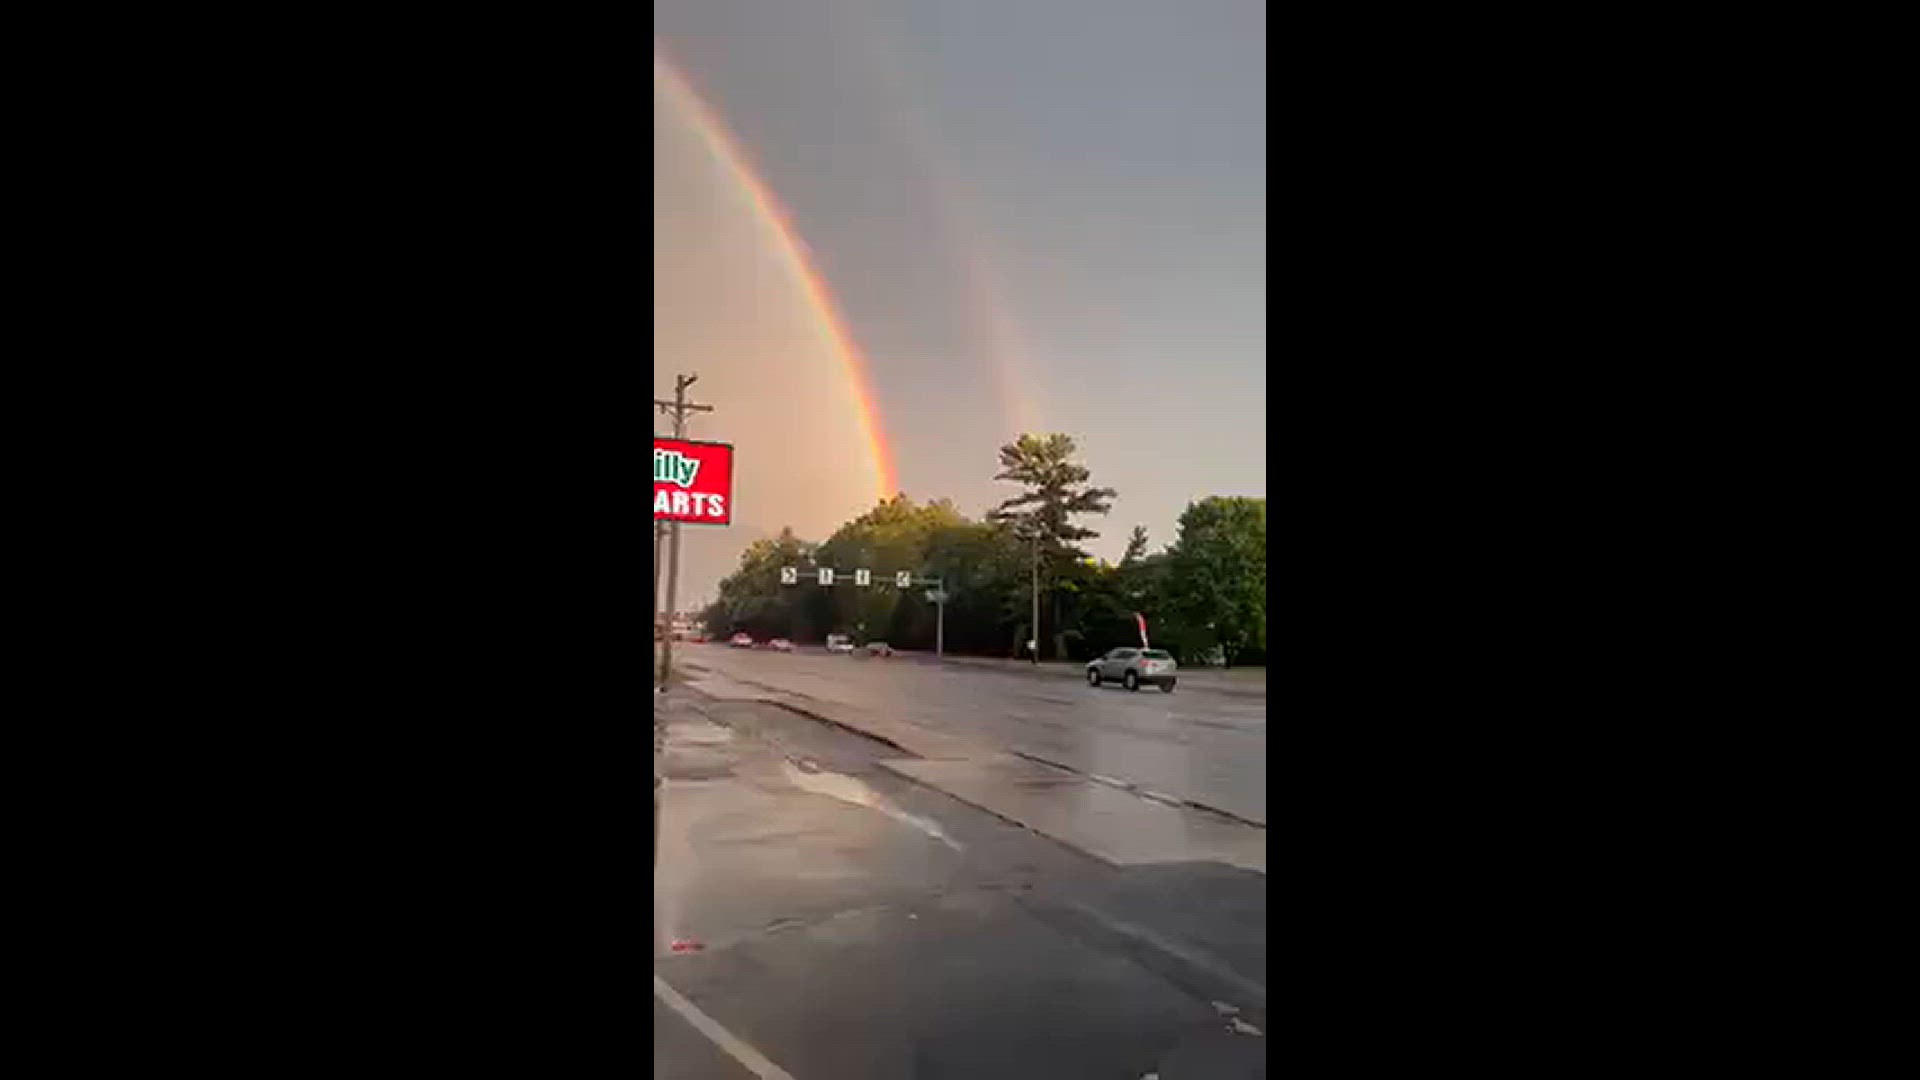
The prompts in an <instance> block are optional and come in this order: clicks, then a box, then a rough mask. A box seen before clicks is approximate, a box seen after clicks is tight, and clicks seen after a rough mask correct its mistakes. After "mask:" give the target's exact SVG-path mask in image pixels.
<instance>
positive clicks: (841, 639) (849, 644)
mask: <svg viewBox="0 0 1920 1080" xmlns="http://www.w3.org/2000/svg"><path fill="white" fill-rule="evenodd" d="M827 651H828V652H830V653H837V652H843V653H852V652H853V639H852V638H850V637H848V636H847V635H845V634H828V635H827Z"/></svg>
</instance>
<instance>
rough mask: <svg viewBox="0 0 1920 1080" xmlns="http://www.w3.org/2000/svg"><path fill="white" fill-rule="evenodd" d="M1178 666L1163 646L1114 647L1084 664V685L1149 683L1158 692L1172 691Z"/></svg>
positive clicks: (1135, 685)
mask: <svg viewBox="0 0 1920 1080" xmlns="http://www.w3.org/2000/svg"><path fill="white" fill-rule="evenodd" d="M1179 670H1180V665H1179V664H1177V663H1175V662H1174V659H1173V654H1172V653H1169V652H1167V651H1166V650H1165V649H1114V650H1113V651H1111V652H1109V653H1107V655H1105V656H1103V657H1101V658H1100V659H1098V660H1095V661H1092V662H1091V663H1089V664H1088V665H1087V685H1088V686H1099V685H1100V684H1101V683H1105V682H1117V683H1119V684H1121V685H1122V686H1125V687H1126V688H1127V689H1129V690H1138V689H1140V684H1141V683H1152V684H1153V685H1155V686H1158V687H1159V688H1160V690H1161V692H1162V693H1166V694H1171V693H1173V686H1174V683H1176V682H1178V681H1179V678H1178V676H1177V673H1178V671H1179Z"/></svg>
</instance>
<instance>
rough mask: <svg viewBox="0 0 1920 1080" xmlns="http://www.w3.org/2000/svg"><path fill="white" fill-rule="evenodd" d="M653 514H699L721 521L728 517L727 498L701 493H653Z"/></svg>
mask: <svg viewBox="0 0 1920 1080" xmlns="http://www.w3.org/2000/svg"><path fill="white" fill-rule="evenodd" d="M653 512H654V513H656V514H675V515H696V514H697V515H699V516H701V517H710V518H714V519H715V520H721V519H724V518H725V517H726V516H727V497H726V496H725V495H709V494H706V493H704V492H699V491H691V492H689V491H656V492H654V493H653Z"/></svg>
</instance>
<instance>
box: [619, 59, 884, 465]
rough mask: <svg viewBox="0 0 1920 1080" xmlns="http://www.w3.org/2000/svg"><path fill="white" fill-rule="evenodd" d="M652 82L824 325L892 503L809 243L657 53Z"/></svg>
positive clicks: (872, 419) (869, 417)
mask: <svg viewBox="0 0 1920 1080" xmlns="http://www.w3.org/2000/svg"><path fill="white" fill-rule="evenodd" d="M653 80H654V85H655V86H656V87H658V88H660V89H662V90H664V91H665V93H666V96H667V100H668V101H669V102H671V103H672V104H673V105H674V107H675V108H677V109H678V110H680V111H681V112H682V113H683V114H684V115H685V116H686V117H687V120H688V122H689V123H690V124H691V125H692V127H693V130H694V131H696V132H698V133H699V135H700V138H701V140H702V141H703V142H705V143H706V144H707V148H708V149H709V150H711V151H712V152H713V155H714V156H715V157H716V158H718V159H719V161H720V163H721V165H723V166H724V167H725V169H726V172H727V174H728V175H729V176H731V177H732V178H733V180H734V182H735V183H736V184H738V185H739V188H740V191H741V193H742V194H743V195H744V196H745V197H746V199H747V202H748V203H749V204H750V205H751V206H752V207H753V209H754V213H755V214H756V216H757V217H758V218H759V220H760V221H761V222H762V224H764V225H765V226H766V228H767V231H768V232H769V233H770V234H771V235H772V237H773V241H774V245H775V247H776V248H777V249H778V250H779V251H780V253H781V254H782V255H783V256H784V257H785V258H786V260H787V263H788V266H789V268H790V269H791V270H792V272H793V275H794V279H795V281H796V282H797V283H798V284H799V286H800V289H801V292H802V294H803V295H804V296H805V298H806V303H807V306H808V308H809V309H811V310H812V312H813V314H814V317H815V319H816V321H817V322H818V323H819V326H820V331H821V333H822V334H823V335H824V336H825V337H826V339H827V344H828V346H829V347H830V348H831V350H832V351H833V354H834V356H835V357H836V358H838V359H839V361H840V365H841V367H842V368H843V369H844V370H845V371H846V375H847V382H848V385H849V387H850V388H851V389H852V391H853V400H854V408H855V412H856V413H857V414H858V416H859V422H860V426H861V434H862V435H863V436H864V438H865V439H866V442H867V445H868V446H869V448H870V449H871V451H872V454H873V463H874V468H875V471H876V472H878V473H879V488H878V489H877V491H876V492H875V495H876V497H877V498H879V499H882V500H885V499H888V498H890V497H892V496H893V494H894V493H895V491H897V490H898V488H897V487H896V476H897V474H896V472H895V469H894V463H893V455H892V454H890V453H889V452H888V450H887V443H886V438H885V436H884V434H883V432H882V429H881V427H880V417H879V411H878V409H876V408H875V406H874V395H873V385H872V381H871V380H870V379H869V378H868V375H867V363H866V359H865V358H864V357H863V356H862V355H861V353H860V348H859V346H858V345H856V344H855V343H854V340H853V335H852V334H850V333H849V332H848V331H847V327H846V322H845V320H844V319H842V318H841V317H840V311H839V309H838V307H836V306H835V304H834V302H833V295H832V293H830V292H829V291H828V290H827V284H826V279H825V277H824V276H822V275H821V273H820V271H819V270H818V268H816V267H815V266H814V265H813V260H812V259H811V258H810V257H809V256H808V254H807V245H806V242H805V241H803V240H801V239H800V234H799V232H798V231H797V230H796V229H795V228H794V226H793V220H792V218H791V217H790V216H789V215H788V214H787V211H786V208H785V207H783V206H782V205H781V204H780V200H779V198H778V197H777V196H776V195H774V193H773V190H772V189H771V188H769V187H768V186H767V184H766V182H765V181H764V180H762V179H760V174H759V173H757V172H755V171H754V169H753V166H752V164H751V159H750V158H748V156H747V153H746V151H745V150H744V149H742V148H741V146H740V144H739V142H738V141H737V140H735V139H734V137H733V135H732V133H731V132H730V131H728V129H727V125H726V123H725V122H724V121H722V120H721V119H720V115H719V114H718V113H717V112H715V111H714V110H713V109H712V108H710V107H709V106H708V105H707V103H706V101H705V100H704V99H703V98H701V97H700V95H699V94H698V93H696V92H695V91H694V89H693V85H692V84H691V83H690V82H688V81H687V78H686V76H684V75H682V74H681V73H680V72H679V71H678V70H677V69H675V67H674V66H673V64H672V63H670V62H669V61H668V60H667V58H666V57H665V56H664V55H662V54H661V53H660V52H659V51H658V48H657V47H656V49H655V52H654V54H653Z"/></svg>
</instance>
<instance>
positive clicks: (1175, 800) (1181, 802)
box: [1013, 750, 1267, 832]
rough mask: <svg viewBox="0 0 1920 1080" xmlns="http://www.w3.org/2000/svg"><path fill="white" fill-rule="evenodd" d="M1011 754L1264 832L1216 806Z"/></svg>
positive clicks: (1022, 752) (1261, 823) (1264, 825)
mask: <svg viewBox="0 0 1920 1080" xmlns="http://www.w3.org/2000/svg"><path fill="white" fill-rule="evenodd" d="M1013 754H1014V756H1015V757H1023V758H1026V759H1027V760H1028V761H1037V762H1039V763H1040V764H1042V765H1051V766H1052V767H1054V768H1056V769H1060V770H1063V771H1065V772H1070V773H1072V774H1073V775H1075V776H1084V777H1086V778H1087V779H1089V780H1092V781H1094V782H1096V783H1100V784H1105V785H1107V786H1108V787H1116V788H1119V789H1120V790H1122V791H1131V792H1133V793H1134V794H1135V795H1138V796H1140V797H1141V798H1143V799H1148V800H1151V801H1153V802H1157V803H1161V804H1163V805H1166V806H1172V807H1177V808H1185V809H1189V810H1201V811H1205V812H1206V813H1209V814H1213V815H1214V816H1216V817H1223V818H1227V819H1228V820H1231V821H1237V822H1239V823H1240V824H1242V825H1247V826H1251V827H1253V828H1255V829H1259V830H1261V831H1262V832H1265V831H1266V828H1267V823H1266V822H1264V821H1255V820H1253V819H1252V818H1244V817H1241V816H1240V815H1239V814H1236V813H1233V812H1232V811H1230V810H1222V809H1220V808H1219V807H1217V806H1208V805H1207V804H1206V803H1200V802H1194V801H1193V800H1192V799H1182V798H1179V797H1178V796H1174V795H1168V794H1165V793H1163V792H1159V791H1153V790H1151V789H1149V788H1144V787H1141V786H1140V785H1139V784H1134V783H1129V782H1128V781H1125V780H1116V779H1114V778H1113V777H1111V776H1102V775H1100V774H1099V773H1090V772H1086V771H1085V770H1082V769H1076V768H1074V767H1073V766H1071V765H1062V764H1061V763H1059V762H1057V761H1050V760H1048V759H1046V758H1043V757H1041V756H1040V755H1038V754H1029V753H1027V752H1026V751H1025V750H1015V751H1013Z"/></svg>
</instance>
